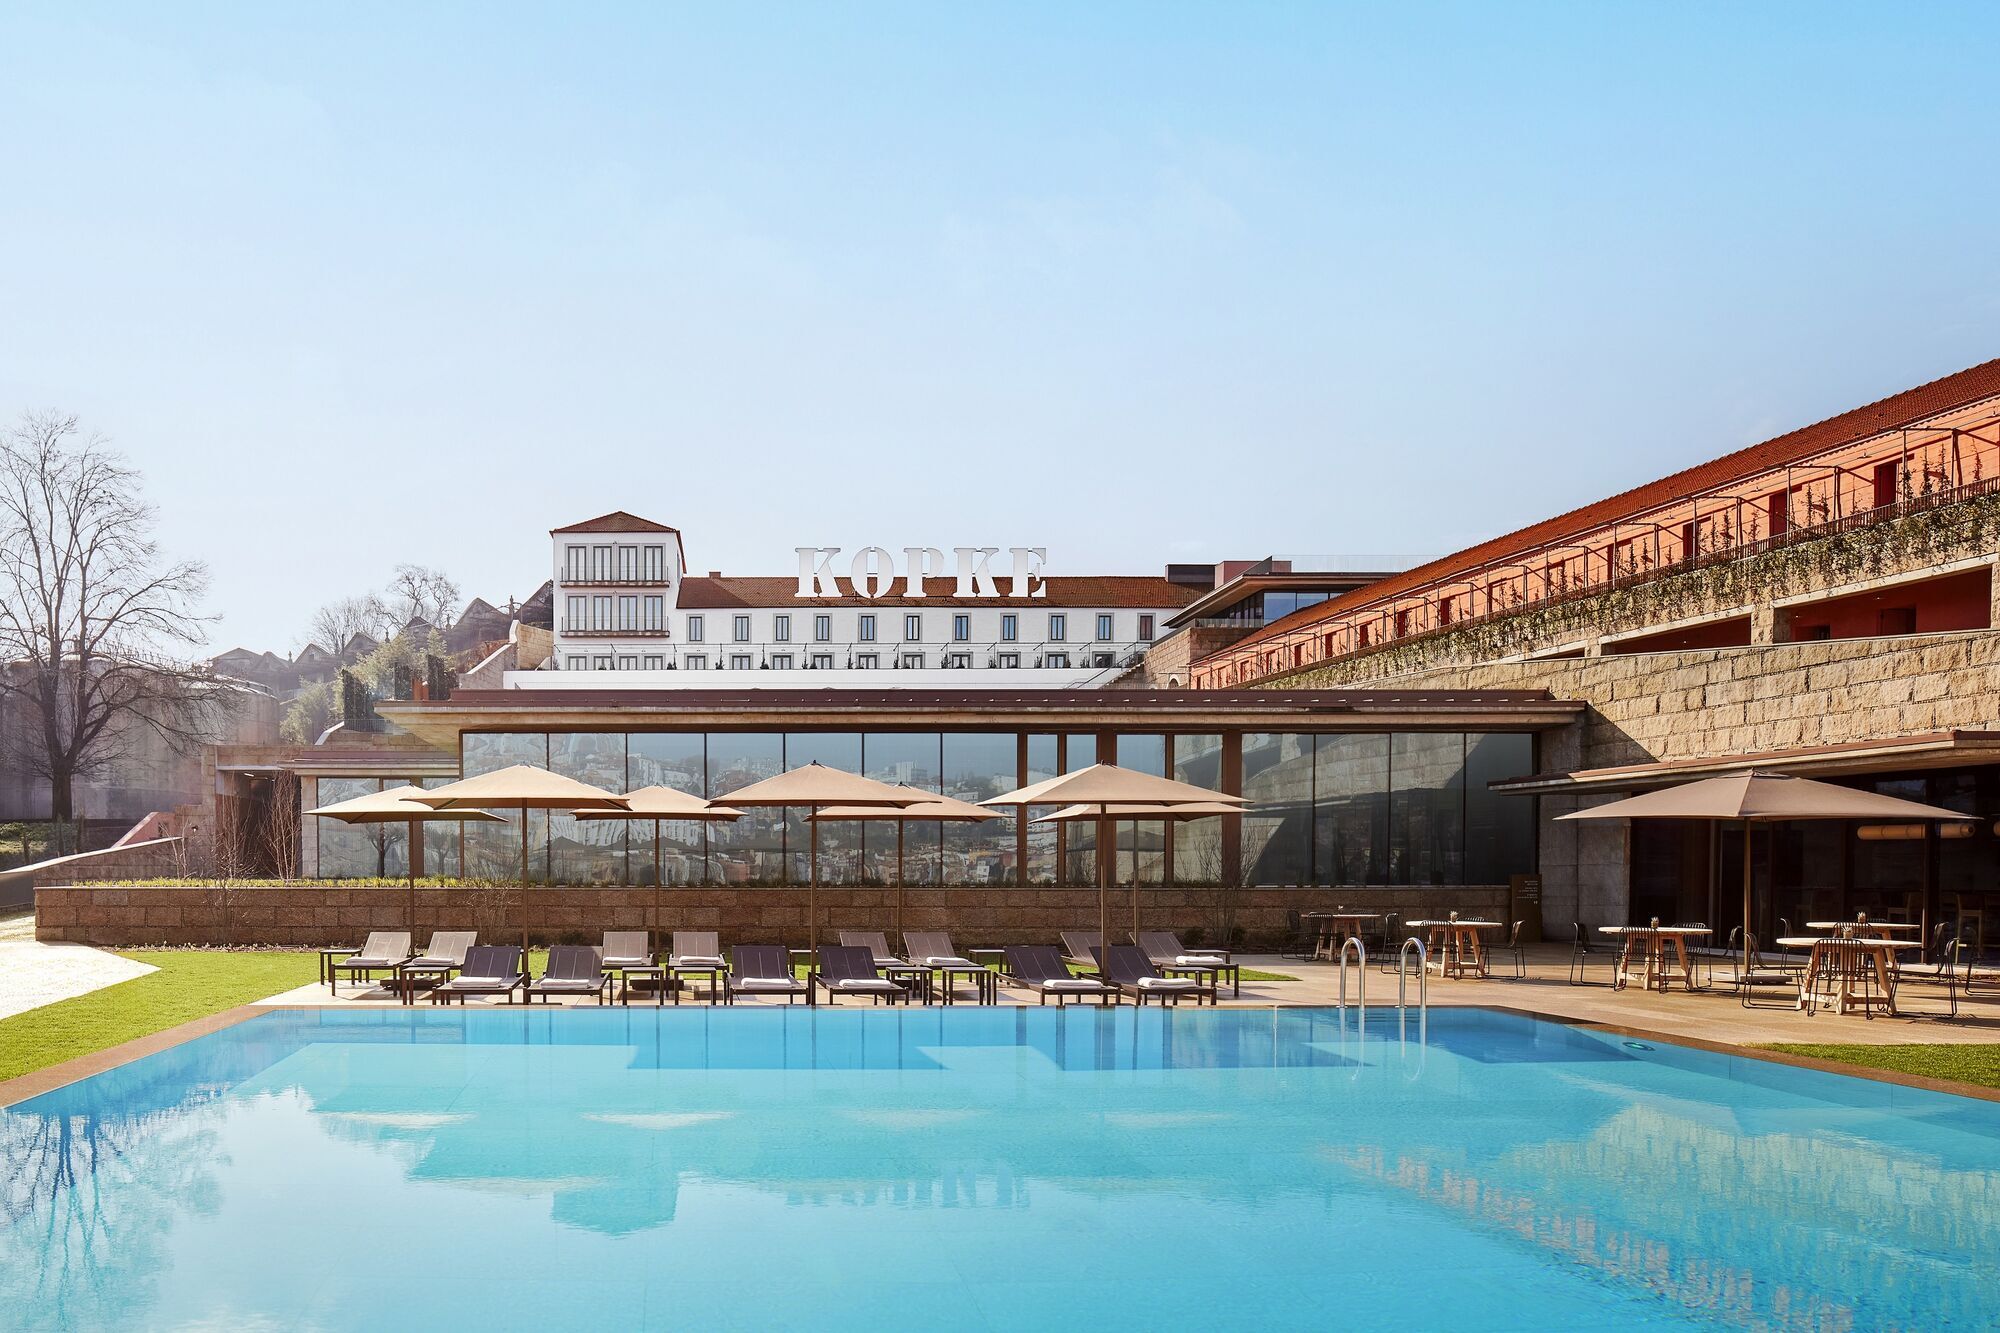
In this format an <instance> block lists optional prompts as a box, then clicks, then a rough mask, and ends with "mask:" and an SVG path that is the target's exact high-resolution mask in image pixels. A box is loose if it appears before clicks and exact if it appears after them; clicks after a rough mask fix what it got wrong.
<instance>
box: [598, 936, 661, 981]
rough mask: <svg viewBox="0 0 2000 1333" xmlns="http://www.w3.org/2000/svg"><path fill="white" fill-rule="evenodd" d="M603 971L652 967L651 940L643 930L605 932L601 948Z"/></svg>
mask: <svg viewBox="0 0 2000 1333" xmlns="http://www.w3.org/2000/svg"><path fill="white" fill-rule="evenodd" d="M601 952H602V953H603V962H604V967H605V970H606V971H608V972H616V971H618V970H619V969H620V968H626V967H651V966H652V965H653V939H652V936H651V935H649V934H647V933H646V932H645V931H643V930H607V931H605V932H604V944H603V945H602V947H601Z"/></svg>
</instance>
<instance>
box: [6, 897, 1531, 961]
mask: <svg viewBox="0 0 2000 1333" xmlns="http://www.w3.org/2000/svg"><path fill="white" fill-rule="evenodd" d="M35 898H36V903H35V910H36V922H35V935H36V938H37V939H41V940H45V941H68V942H72V943H78V944H94V945H100V946H108V947H129V946H136V945H149V944H279V945H294V946H302V947H307V946H317V945H322V944H342V943H355V944H358V943H359V942H360V940H361V937H362V936H363V935H364V934H366V933H367V932H368V931H370V930H401V929H404V928H405V927H406V925H407V924H408V919H409V918H408V913H409V890H408V889H405V888H395V887H387V886H366V887H360V886H357V887H352V888H344V887H340V886H338V885H334V886H320V885H282V886H274V885H260V886H255V887H235V888H223V887H221V886H207V887H183V888H143V887H119V886H115V885H102V884H75V885H61V886H52V887H44V888H42V889H40V890H38V891H37V893H36V895H35ZM659 901H660V903H661V905H662V911H661V912H660V914H659V916H658V918H657V919H656V918H655V915H654V895H653V891H652V890H651V889H639V888H531V889H527V890H520V889H480V888H422V887H420V888H418V890H417V917H416V933H417V936H418V938H419V939H420V940H421V939H424V938H427V937H428V936H429V935H430V933H431V932H432V931H433V930H450V929H460V930H464V929H477V930H479V931H481V932H482V933H483V934H485V935H486V936H488V937H490V938H494V939H513V938H515V937H517V936H519V935H520V934H521V933H522V932H523V931H525V932H527V934H528V935H529V937H530V938H531V939H532V940H533V941H534V942H536V943H539V944H546V943H552V942H555V943H559V942H562V941H565V940H572V941H586V940H587V941H593V942H594V941H595V940H596V939H597V938H598V936H599V935H600V934H601V933H602V932H603V931H606V930H638V929H657V930H674V929H680V930H714V931H719V932H720V933H721V935H722V939H723V943H724V944H725V945H728V944H747V943H780V942H782V943H788V944H792V945H795V946H798V945H803V943H804V939H805V933H806V892H805V890H804V889H799V888H771V889H729V888H698V889H696V888H689V889H668V890H666V891H665V892H664V893H663V894H662V895H661V896H660V899H659ZM1506 902H1507V890H1506V889H1505V888H1504V887H1492V886H1478V887H1465V888H1421V889H1398V888H1362V889H1327V888H1248V889H1231V890H1221V889H1191V888H1177V889H1142V890H1141V891H1140V912H1141V917H1142V921H1143V923H1144V924H1145V925H1147V927H1148V928H1152V927H1160V928H1169V929H1175V930H1180V931H1183V932H1185V931H1190V930H1194V929H1197V928H1198V929H1202V930H1203V931H1204V932H1205V934H1206V938H1208V939H1209V940H1210V941H1213V940H1215V939H1216V938H1218V930H1219V927H1218V922H1219V921H1220V920H1221V919H1222V914H1223V913H1224V911H1225V910H1227V909H1229V908H1233V910H1234V918H1235V924H1236V925H1237V927H1238V928H1240V929H1241V930H1242V931H1243V932H1244V936H1245V940H1244V942H1245V944H1246V945H1248V946H1250V947H1260V948H1273V947H1275V946H1276V945H1277V944H1278V943H1279V942H1280V941H1281V940H1283V939H1284V938H1285V936H1286V932H1287V927H1286V915H1285V914H1286V912H1287V910H1291V909H1295V910H1311V909H1314V908H1325V907H1332V906H1335V905H1339V906H1343V907H1348V908H1352V909H1354V910H1357V911H1395V912H1399V913H1401V914H1402V915H1403V916H1404V917H1406V918H1409V917H1423V916H1434V915H1443V914H1445V913H1446V912H1449V911H1453V910H1456V911H1458V912H1460V913H1464V914H1489V913H1490V914H1494V915H1496V916H1497V915H1499V914H1502V913H1504V911H1505V908H1506ZM894 903H895V891H894V890H893V889H884V888H848V887H842V888H824V889H821V890H820V891H819V906H820V916H821V920H822V923H823V925H824V928H825V930H826V931H827V932H828V938H831V932H833V931H836V930H839V929H842V928H846V929H870V930H882V929H887V928H888V927H889V926H890V924H891V922H892V914H893V912H894ZM1111 905H1112V922H1113V926H1114V929H1116V930H1123V929H1125V928H1127V926H1128V924H1129V922H1130V921H1131V890H1130V889H1117V890H1114V891H1113V893H1112V899H1111ZM1097 910H1098V909H1097V892H1096V890H1094V889H1087V888H1018V889H963V888H956V889H908V890H906V891H905V896H904V926H905V928H906V929H911V930H926V929H932V930H935V929H946V930H950V931H951V932H952V934H953V936H954V937H955V940H956V942H957V943H958V944H959V946H960V947H961V948H978V947H986V946H989V945H1002V944H1025V943H1035V944H1049V943H1054V942H1055V940H1056V936H1057V933H1058V932H1059V931H1063V930H1075V929H1095V928H1096V924H1097Z"/></svg>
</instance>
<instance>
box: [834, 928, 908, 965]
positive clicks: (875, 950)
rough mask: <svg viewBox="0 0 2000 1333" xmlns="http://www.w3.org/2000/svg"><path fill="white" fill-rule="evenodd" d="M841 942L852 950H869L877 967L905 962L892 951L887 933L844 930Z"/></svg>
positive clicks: (841, 934) (841, 933)
mask: <svg viewBox="0 0 2000 1333" xmlns="http://www.w3.org/2000/svg"><path fill="white" fill-rule="evenodd" d="M840 942H841V943H842V944H844V945H846V946H847V947H848V948H850V949H852V948H862V949H866V950H868V953H869V955H870V956H871V957H872V958H874V960H875V966H877V967H887V966H889V965H890V964H891V963H900V962H902V961H903V960H902V959H900V958H898V957H896V955H895V954H894V953H893V952H891V951H890V949H889V935H888V932H887V931H881V930H843V931H841V932H840Z"/></svg>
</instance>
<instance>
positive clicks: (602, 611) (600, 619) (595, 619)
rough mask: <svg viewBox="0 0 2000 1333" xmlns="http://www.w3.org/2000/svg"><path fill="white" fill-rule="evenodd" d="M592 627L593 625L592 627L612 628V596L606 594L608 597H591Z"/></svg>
mask: <svg viewBox="0 0 2000 1333" xmlns="http://www.w3.org/2000/svg"><path fill="white" fill-rule="evenodd" d="M590 627H591V628H592V629H610V628H611V598H610V597H608V596H606V597H593V598H591V599H590Z"/></svg>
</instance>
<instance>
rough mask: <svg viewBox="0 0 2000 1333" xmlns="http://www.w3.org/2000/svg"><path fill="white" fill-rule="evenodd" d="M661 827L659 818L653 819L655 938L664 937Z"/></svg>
mask: <svg viewBox="0 0 2000 1333" xmlns="http://www.w3.org/2000/svg"><path fill="white" fill-rule="evenodd" d="M660 827H661V823H660V821H659V820H657V819H656V820H654V821H653V938H654V939H656V940H657V939H664V938H665V936H664V935H663V934H662V932H661V930H660Z"/></svg>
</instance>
